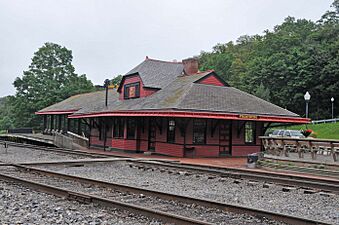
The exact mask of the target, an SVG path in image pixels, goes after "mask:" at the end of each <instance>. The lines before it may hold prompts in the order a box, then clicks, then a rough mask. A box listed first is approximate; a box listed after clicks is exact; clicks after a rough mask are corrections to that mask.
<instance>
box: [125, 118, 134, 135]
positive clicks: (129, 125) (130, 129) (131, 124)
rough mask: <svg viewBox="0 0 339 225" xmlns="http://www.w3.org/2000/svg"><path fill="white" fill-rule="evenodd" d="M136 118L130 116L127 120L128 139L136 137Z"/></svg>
mask: <svg viewBox="0 0 339 225" xmlns="http://www.w3.org/2000/svg"><path fill="white" fill-rule="evenodd" d="M135 128H136V125H135V119H134V118H129V119H128V120H127V139H135Z"/></svg>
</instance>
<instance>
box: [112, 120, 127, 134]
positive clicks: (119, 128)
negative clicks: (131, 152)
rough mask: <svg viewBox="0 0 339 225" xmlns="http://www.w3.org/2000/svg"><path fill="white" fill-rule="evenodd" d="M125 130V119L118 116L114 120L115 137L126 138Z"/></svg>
mask: <svg viewBox="0 0 339 225" xmlns="http://www.w3.org/2000/svg"><path fill="white" fill-rule="evenodd" d="M124 132H125V119H124V118H120V117H117V118H115V119H114V122H113V138H114V139H122V138H124Z"/></svg>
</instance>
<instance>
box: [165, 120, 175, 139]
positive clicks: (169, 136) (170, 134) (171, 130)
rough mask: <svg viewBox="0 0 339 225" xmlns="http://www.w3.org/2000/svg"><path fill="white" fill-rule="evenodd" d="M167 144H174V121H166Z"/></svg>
mask: <svg viewBox="0 0 339 225" xmlns="http://www.w3.org/2000/svg"><path fill="white" fill-rule="evenodd" d="M167 142H168V143H174V142H175V120H174V119H169V120H168V127H167Z"/></svg>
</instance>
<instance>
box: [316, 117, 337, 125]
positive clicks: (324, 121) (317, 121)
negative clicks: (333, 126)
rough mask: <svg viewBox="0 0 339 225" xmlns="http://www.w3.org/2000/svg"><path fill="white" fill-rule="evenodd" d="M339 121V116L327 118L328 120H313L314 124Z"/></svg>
mask: <svg viewBox="0 0 339 225" xmlns="http://www.w3.org/2000/svg"><path fill="white" fill-rule="evenodd" d="M337 121H339V118H335V119H326V120H312V122H311V123H312V124H318V123H336V122H337Z"/></svg>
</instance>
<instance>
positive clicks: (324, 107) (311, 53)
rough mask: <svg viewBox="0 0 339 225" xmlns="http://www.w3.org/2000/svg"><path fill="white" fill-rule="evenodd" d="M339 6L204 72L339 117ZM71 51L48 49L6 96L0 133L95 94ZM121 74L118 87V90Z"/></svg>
mask: <svg viewBox="0 0 339 225" xmlns="http://www.w3.org/2000/svg"><path fill="white" fill-rule="evenodd" d="M338 24H339V0H335V1H334V2H333V4H332V10H330V11H327V12H325V13H324V15H323V16H322V17H321V18H320V19H319V20H318V21H316V22H313V21H310V20H306V19H295V18H293V17H287V18H286V19H285V20H284V22H283V23H282V24H280V25H277V26H275V27H274V29H273V30H272V31H269V30H266V31H264V34H263V35H253V36H248V35H245V36H241V37H239V38H238V39H237V41H236V42H235V43H233V42H228V43H224V44H217V45H215V46H214V47H213V50H212V51H211V52H201V53H200V55H199V56H198V57H199V61H200V65H201V68H200V70H207V69H214V70H215V71H216V72H217V73H218V74H219V75H220V76H221V77H222V78H223V79H224V80H225V81H227V82H228V83H229V84H230V85H231V86H233V87H236V88H238V89H241V90H244V91H246V92H249V93H252V94H254V95H256V96H258V97H261V98H263V99H265V100H268V101H270V102H272V103H274V104H277V105H279V106H281V107H283V108H286V109H288V110H290V111H293V112H295V113H298V114H300V115H302V116H303V115H304V114H305V110H304V106H305V101H304V98H303V95H304V94H305V92H306V91H309V93H310V94H311V101H310V117H311V118H312V119H323V118H330V116H331V102H330V99H331V97H334V99H335V109H338V110H336V113H335V114H336V115H339V113H338V112H339V26H338ZM72 59H73V57H72V51H71V50H68V49H67V48H65V47H62V46H60V45H58V44H54V43H46V44H44V45H43V46H42V47H41V48H39V49H38V51H37V52H35V53H34V56H33V58H32V62H31V64H30V66H29V68H28V70H26V71H24V72H23V75H22V76H21V77H17V78H16V79H15V81H14V83H13V85H14V87H15V88H16V94H15V95H14V96H7V97H4V98H0V130H4V129H8V128H13V127H33V128H39V127H40V124H41V122H42V121H41V117H39V116H36V115H35V114H34V113H35V112H36V111H39V110H40V109H43V108H45V107H47V106H49V105H52V104H54V103H57V102H59V101H62V100H64V99H66V98H68V97H70V96H72V95H75V94H79V93H85V92H91V91H95V90H96V88H95V86H93V84H92V82H91V81H90V80H88V79H87V77H86V75H85V74H82V75H79V74H76V73H75V69H74V66H73V65H72ZM121 77H122V76H121V75H120V76H118V77H116V78H114V79H113V80H112V83H114V84H119V82H120V80H121Z"/></svg>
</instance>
